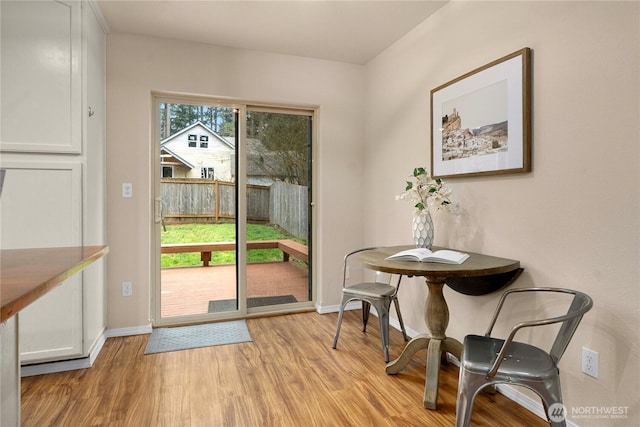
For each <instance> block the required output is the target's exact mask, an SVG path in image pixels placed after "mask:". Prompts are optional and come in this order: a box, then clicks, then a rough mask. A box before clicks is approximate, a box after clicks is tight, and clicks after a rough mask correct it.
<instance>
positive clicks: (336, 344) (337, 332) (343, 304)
mask: <svg viewBox="0 0 640 427" xmlns="http://www.w3.org/2000/svg"><path fill="white" fill-rule="evenodd" d="M344 306H345V302H344V301H343V302H342V304H341V305H340V313H338V324H337V325H336V334H335V335H334V337H333V348H334V349H335V348H336V347H337V346H338V337H339V336H340V326H342V316H344Z"/></svg>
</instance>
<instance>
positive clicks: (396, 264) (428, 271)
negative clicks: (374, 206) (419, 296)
mask: <svg viewBox="0 0 640 427" xmlns="http://www.w3.org/2000/svg"><path fill="white" fill-rule="evenodd" d="M414 248H415V246H389V247H384V248H378V249H374V250H371V251H366V252H362V254H361V259H362V262H363V263H364V264H365V265H367V266H369V267H370V268H372V269H374V270H379V271H383V272H385V273H391V274H402V275H405V276H425V277H426V276H428V277H431V278H441V279H445V278H450V277H477V276H487V275H493V274H499V273H506V272H509V271H513V270H516V269H518V268H519V267H520V261H516V260H513V259H507V258H499V257H494V256H490V255H484V254H479V253H474V252H467V251H462V252H465V253H468V254H469V259H467V260H466V261H465V262H463V263H462V264H443V263H435V262H415V261H389V260H385V258H386V257H388V256H390V255H393V254H395V253H397V252H400V251H403V250H406V249H414ZM440 249H448V248H442V247H436V246H434V247H433V248H432V249H431V250H433V251H437V250H440Z"/></svg>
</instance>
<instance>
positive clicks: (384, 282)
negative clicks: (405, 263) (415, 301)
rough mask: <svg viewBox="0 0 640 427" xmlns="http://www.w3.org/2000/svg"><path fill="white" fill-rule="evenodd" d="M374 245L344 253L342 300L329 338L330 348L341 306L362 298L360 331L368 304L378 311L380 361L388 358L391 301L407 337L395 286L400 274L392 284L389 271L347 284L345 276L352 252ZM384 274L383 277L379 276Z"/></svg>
mask: <svg viewBox="0 0 640 427" xmlns="http://www.w3.org/2000/svg"><path fill="white" fill-rule="evenodd" d="M372 249H376V248H362V249H358V250H355V251H353V252H350V253H348V254H347V255H345V257H344V268H343V276H342V303H341V305H340V314H339V315H338V325H337V327H336V335H335V337H334V338H333V348H334V349H335V348H336V347H337V346H338V337H339V336H340V326H341V325H342V317H343V315H344V308H345V306H346V305H347V304H348V303H349V302H351V301H362V332H366V331H367V322H368V321H369V312H370V311H371V306H372V305H373V306H374V307H375V308H376V311H377V313H378V322H379V324H380V337H381V338H382V351H383V352H384V361H385V362H389V308H390V307H391V302H393V304H394V305H395V308H396V313H397V314H398V321H399V322H400V329H401V330H402V335H403V336H404V340H405V341H408V340H409V338H408V337H407V332H406V331H405V328H404V322H403V321H402V314H401V313H400V304H399V303H398V289H399V288H400V281H401V280H402V276H399V277H398V283H397V284H396V285H395V286H393V285H391V284H390V282H391V275H390V274H386V273H382V272H376V281H375V282H360V283H356V284H352V285H348V284H347V278H348V277H347V276H349V274H348V273H349V266H350V264H355V261H353V259H352V256H353V255H356V254H358V253H360V252H364V251H367V250H372ZM383 278H384V279H383Z"/></svg>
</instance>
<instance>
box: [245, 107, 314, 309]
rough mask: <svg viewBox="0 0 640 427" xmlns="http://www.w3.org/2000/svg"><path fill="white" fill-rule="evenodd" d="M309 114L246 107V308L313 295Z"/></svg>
mask: <svg viewBox="0 0 640 427" xmlns="http://www.w3.org/2000/svg"><path fill="white" fill-rule="evenodd" d="M311 141H312V116H311V112H307V111H291V110H286V111H284V110H277V109H266V108H262V109H257V108H248V109H247V125H246V159H245V163H246V181H247V185H246V195H247V226H246V241H247V269H246V272H247V278H246V283H247V288H246V289H247V308H248V309H249V310H251V309H252V308H255V307H264V306H272V305H282V304H293V303H297V302H305V301H311V281H310V277H311V275H310V266H309V262H310V261H309V260H310V259H311V257H310V254H309V249H308V248H309V247H311V245H310V244H309V243H310V241H309V240H310V232H309V230H310V209H309V207H310V200H311V198H310V194H311V179H310V176H311V168H310V166H309V165H310V162H311V156H310V153H311Z"/></svg>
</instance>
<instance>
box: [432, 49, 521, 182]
mask: <svg viewBox="0 0 640 427" xmlns="http://www.w3.org/2000/svg"><path fill="white" fill-rule="evenodd" d="M530 67H531V49H530V48H528V47H525V48H523V49H520V50H518V51H516V52H514V53H512V54H510V55H507V56H505V57H503V58H500V59H497V60H495V61H493V62H490V63H488V64H486V65H484V66H482V67H480V68H477V69H475V70H473V71H470V72H468V73H466V74H464V75H462V76H460V77H458V78H456V79H454V80H451V81H450V82H448V83H445V84H443V85H441V86H438V87H437V88H435V89H433V90H432V91H431V97H430V98H431V175H432V176H433V177H434V178H453V177H462V176H464V177H469V176H482V175H499V174H508V173H522V172H530V171H531V69H530Z"/></svg>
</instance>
